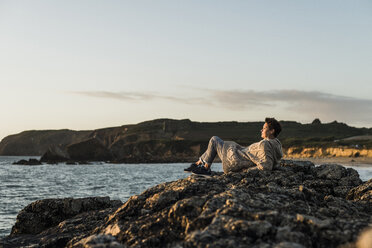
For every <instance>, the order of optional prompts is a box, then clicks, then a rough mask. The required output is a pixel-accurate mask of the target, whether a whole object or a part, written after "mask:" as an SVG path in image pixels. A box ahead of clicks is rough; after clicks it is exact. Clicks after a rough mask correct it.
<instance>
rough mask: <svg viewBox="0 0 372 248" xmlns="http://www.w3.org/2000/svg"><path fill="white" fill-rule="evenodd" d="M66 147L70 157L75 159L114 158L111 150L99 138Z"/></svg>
mask: <svg viewBox="0 0 372 248" xmlns="http://www.w3.org/2000/svg"><path fill="white" fill-rule="evenodd" d="M66 149H67V153H68V155H69V157H70V159H71V160H74V161H109V160H113V155H112V153H111V151H110V150H109V149H108V148H107V147H106V146H105V145H104V144H103V143H102V142H101V141H100V140H99V139H97V138H91V139H88V140H85V141H82V142H79V143H76V144H71V145H69V146H67V148H66Z"/></svg>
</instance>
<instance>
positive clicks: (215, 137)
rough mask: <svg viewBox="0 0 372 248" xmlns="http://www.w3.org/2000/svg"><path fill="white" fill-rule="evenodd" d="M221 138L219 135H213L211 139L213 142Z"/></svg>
mask: <svg viewBox="0 0 372 248" xmlns="http://www.w3.org/2000/svg"><path fill="white" fill-rule="evenodd" d="M219 140H221V139H220V137H218V136H213V137H212V138H211V139H210V141H211V142H214V141H219Z"/></svg>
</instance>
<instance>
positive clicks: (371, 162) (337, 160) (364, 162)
mask: <svg viewBox="0 0 372 248" xmlns="http://www.w3.org/2000/svg"><path fill="white" fill-rule="evenodd" d="M285 159H293V160H307V161H311V162H313V163H314V164H316V165H320V164H333V163H334V164H341V165H345V166H372V158H370V157H358V158H349V157H333V158H327V157H323V158H320V157H313V158H290V157H286V158H285Z"/></svg>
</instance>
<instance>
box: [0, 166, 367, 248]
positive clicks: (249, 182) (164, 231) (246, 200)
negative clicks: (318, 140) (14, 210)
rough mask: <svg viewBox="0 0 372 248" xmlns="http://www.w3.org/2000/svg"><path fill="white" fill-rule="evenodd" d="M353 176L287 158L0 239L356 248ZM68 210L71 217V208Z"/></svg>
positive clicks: (359, 225)
mask: <svg viewBox="0 0 372 248" xmlns="http://www.w3.org/2000/svg"><path fill="white" fill-rule="evenodd" d="M326 172H327V173H326ZM356 175H357V172H356V171H354V170H350V169H346V168H343V167H340V166H335V165H322V166H319V167H316V166H314V164H312V163H311V162H300V161H289V160H287V161H283V162H282V163H281V166H280V167H279V168H277V169H276V170H274V171H258V170H248V171H243V172H240V173H229V174H222V173H214V175H213V176H212V177H211V178H204V177H198V176H193V175H191V176H189V177H187V178H185V179H180V180H177V181H174V182H167V183H163V184H159V185H157V186H155V187H152V188H149V189H147V190H146V191H144V192H143V193H142V194H140V195H136V196H132V197H131V198H130V199H129V200H128V201H127V202H126V203H125V204H123V205H121V206H120V207H119V208H117V209H116V210H113V209H111V210H108V209H105V210H96V211H92V212H83V213H80V214H78V215H75V216H73V217H71V218H70V219H65V220H63V221H62V222H60V223H59V224H57V225H54V226H53V227H50V228H47V229H45V228H46V227H44V228H43V229H44V230H43V231H42V232H41V233H39V234H36V235H23V234H17V233H14V234H12V235H11V236H10V237H6V238H5V239H4V241H3V242H4V244H6V245H9V244H11V245H12V246H9V247H20V246H22V245H23V246H24V245H25V244H27V245H34V246H39V247H120V245H122V246H124V247H327V248H328V247H341V246H342V247H355V246H356V242H357V239H358V236H359V234H360V233H362V231H363V230H364V229H365V228H366V227H368V225H370V223H371V220H372V219H371V216H372V204H370V202H368V201H363V200H362V201H358V200H355V198H350V199H353V201H350V200H347V199H346V196H348V198H349V195H353V196H355V195H359V194H358V193H357V192H359V191H358V190H357V189H358V188H360V189H361V187H362V184H361V181H360V179H359V177H357V178H356ZM357 179H359V180H357ZM361 191H363V190H362V189H361ZM350 192H354V193H350ZM363 192H365V191H363ZM363 194H364V193H363ZM356 197H357V196H356ZM68 209H71V211H73V212H76V211H74V210H73V209H74V207H73V206H72V205H70V206H69V207H68ZM66 210H67V209H66ZM20 214H21V213H20ZM45 214H46V215H48V211H45ZM55 214H57V213H55ZM55 214H52V216H54V215H55ZM22 219H23V221H24V223H29V221H28V220H25V219H24V218H22ZM56 222H58V220H57V221H56ZM56 222H54V223H56ZM38 223H43V222H38ZM35 225H37V223H36V224H35ZM30 228H31V230H33V229H32V227H30ZM362 239H364V238H363V237H362ZM4 247H6V246H4ZM367 247H368V246H367Z"/></svg>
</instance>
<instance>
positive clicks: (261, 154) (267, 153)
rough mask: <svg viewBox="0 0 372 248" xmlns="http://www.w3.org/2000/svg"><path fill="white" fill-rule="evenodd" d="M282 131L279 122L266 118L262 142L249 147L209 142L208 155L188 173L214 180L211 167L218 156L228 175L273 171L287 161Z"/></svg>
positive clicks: (220, 140)
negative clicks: (247, 170) (283, 160)
mask: <svg viewBox="0 0 372 248" xmlns="http://www.w3.org/2000/svg"><path fill="white" fill-rule="evenodd" d="M281 130H282V128H281V126H280V123H279V122H278V121H277V120H275V119H274V118H266V119H265V124H264V125H263V127H262V129H261V137H262V140H261V141H259V142H257V143H253V144H252V145H250V146H248V147H242V146H240V145H239V144H237V143H235V142H233V141H223V140H222V139H220V138H219V137H217V136H213V137H212V138H211V139H210V141H209V144H208V149H207V151H206V152H205V153H204V154H203V155H202V156H201V157H200V158H199V160H198V161H197V162H196V163H193V164H191V165H190V167H189V168H186V169H184V171H185V172H192V173H193V174H197V175H202V176H210V175H211V165H212V162H213V160H214V158H215V157H216V155H218V156H219V157H220V159H221V161H222V166H223V171H224V172H225V173H228V172H238V171H241V170H242V169H246V168H252V169H259V170H272V169H273V168H274V167H276V166H277V165H278V163H279V161H280V159H281V158H282V157H283V152H282V144H281V143H280V141H279V140H278V139H277V138H276V137H277V136H278V134H279V133H280V131H281Z"/></svg>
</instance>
